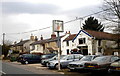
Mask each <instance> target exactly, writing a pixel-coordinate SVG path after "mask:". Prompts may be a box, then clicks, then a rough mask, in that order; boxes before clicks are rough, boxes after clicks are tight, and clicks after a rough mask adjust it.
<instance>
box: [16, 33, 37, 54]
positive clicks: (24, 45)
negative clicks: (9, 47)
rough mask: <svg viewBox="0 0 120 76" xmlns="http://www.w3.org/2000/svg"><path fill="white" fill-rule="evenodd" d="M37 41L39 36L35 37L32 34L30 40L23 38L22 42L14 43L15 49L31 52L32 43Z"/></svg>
mask: <svg viewBox="0 0 120 76" xmlns="http://www.w3.org/2000/svg"><path fill="white" fill-rule="evenodd" d="M35 41H37V37H34V36H33V35H31V36H30V39H28V40H21V41H20V42H18V43H16V44H15V45H14V49H15V50H17V51H19V52H28V53H29V52H30V44H31V43H33V42H35Z"/></svg>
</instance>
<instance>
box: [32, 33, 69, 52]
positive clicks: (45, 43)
mask: <svg viewBox="0 0 120 76" xmlns="http://www.w3.org/2000/svg"><path fill="white" fill-rule="evenodd" d="M69 34H70V32H68V33H67V32H66V34H65V35H63V36H60V41H61V43H62V42H63V40H64V39H65V38H66V37H67V36H69ZM40 39H41V40H39V41H36V42H34V43H32V44H30V45H31V46H30V47H31V49H32V50H31V53H44V54H47V53H57V52H58V45H57V43H58V42H57V40H58V37H56V35H55V33H53V34H52V35H51V38H48V39H43V37H42V36H41V38H40ZM62 47H63V44H61V47H60V48H61V50H63V49H62Z"/></svg>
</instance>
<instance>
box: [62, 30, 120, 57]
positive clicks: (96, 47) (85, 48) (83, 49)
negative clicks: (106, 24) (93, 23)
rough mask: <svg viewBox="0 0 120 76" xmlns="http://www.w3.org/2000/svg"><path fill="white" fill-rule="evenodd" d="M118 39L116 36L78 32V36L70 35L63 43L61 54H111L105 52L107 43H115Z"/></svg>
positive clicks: (89, 31)
mask: <svg viewBox="0 0 120 76" xmlns="http://www.w3.org/2000/svg"><path fill="white" fill-rule="evenodd" d="M118 39H120V35H117V34H110V33H105V32H97V31H91V30H80V31H79V33H78V34H72V35H70V36H68V37H67V38H66V39H65V40H64V41H63V44H64V45H63V47H62V48H63V51H62V54H63V55H66V54H71V53H81V54H83V55H88V54H112V51H110V52H108V51H107V49H108V47H107V46H108V45H110V44H108V43H109V42H110V43H111V42H112V43H115V41H116V40H118ZM111 46H112V45H111ZM113 46H115V45H113Z"/></svg>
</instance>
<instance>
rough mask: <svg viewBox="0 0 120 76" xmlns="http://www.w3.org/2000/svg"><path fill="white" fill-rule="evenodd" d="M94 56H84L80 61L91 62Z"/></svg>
mask: <svg viewBox="0 0 120 76" xmlns="http://www.w3.org/2000/svg"><path fill="white" fill-rule="evenodd" d="M91 59H92V56H84V57H83V58H81V60H80V61H91Z"/></svg>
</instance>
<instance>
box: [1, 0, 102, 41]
mask: <svg viewBox="0 0 120 76" xmlns="http://www.w3.org/2000/svg"><path fill="white" fill-rule="evenodd" d="M101 5H102V0H2V1H0V10H1V13H0V17H1V18H0V23H1V22H2V23H1V24H0V28H2V29H1V31H0V35H1V41H2V33H5V34H6V35H5V39H6V40H11V41H13V42H14V41H20V40H21V39H23V40H25V39H29V37H30V35H31V34H33V35H34V36H38V39H40V36H41V35H42V36H43V38H44V39H45V38H50V36H51V34H52V32H53V31H52V27H50V28H48V29H44V30H40V29H42V28H46V27H49V26H52V20H63V21H64V22H67V21H70V20H74V19H76V18H79V17H84V16H86V15H89V14H92V13H95V12H98V11H100V6H101ZM84 20H85V19H83V20H81V19H80V20H76V21H73V22H70V23H66V24H64V32H63V33H60V35H63V34H64V33H65V32H66V31H71V33H73V34H74V33H78V31H79V30H80V22H81V25H82V23H83V22H84Z"/></svg>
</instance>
